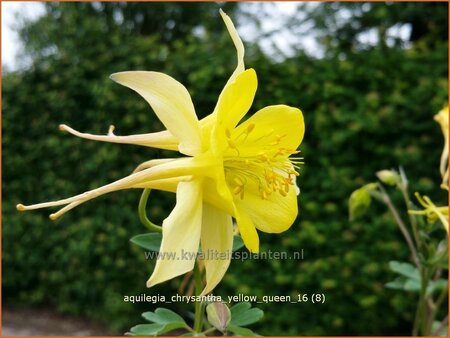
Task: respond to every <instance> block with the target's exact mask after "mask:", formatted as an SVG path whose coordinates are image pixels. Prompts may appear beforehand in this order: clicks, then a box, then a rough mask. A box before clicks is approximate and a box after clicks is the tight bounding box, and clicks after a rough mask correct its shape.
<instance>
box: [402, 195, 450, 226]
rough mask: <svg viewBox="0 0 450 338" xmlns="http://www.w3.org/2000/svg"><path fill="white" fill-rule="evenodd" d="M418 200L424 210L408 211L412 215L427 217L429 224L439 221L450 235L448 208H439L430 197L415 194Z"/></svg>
mask: <svg viewBox="0 0 450 338" xmlns="http://www.w3.org/2000/svg"><path fill="white" fill-rule="evenodd" d="M415 195H416V198H417V200H418V201H419V203H420V204H421V205H422V206H423V207H424V210H408V213H409V214H412V215H423V216H426V217H427V221H428V222H429V223H433V222H435V221H436V220H438V219H439V221H440V222H441V223H442V226H443V227H444V229H445V231H447V233H448V206H443V207H437V206H436V205H435V204H434V203H433V202H432V201H431V199H430V198H429V197H428V196H423V197H422V196H420V194H419V193H417V192H416V193H415Z"/></svg>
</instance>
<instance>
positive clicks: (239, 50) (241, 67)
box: [219, 9, 245, 84]
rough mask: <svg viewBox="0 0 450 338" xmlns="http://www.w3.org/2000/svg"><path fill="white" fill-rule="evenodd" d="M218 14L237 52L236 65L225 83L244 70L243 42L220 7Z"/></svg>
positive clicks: (231, 80)
mask: <svg viewBox="0 0 450 338" xmlns="http://www.w3.org/2000/svg"><path fill="white" fill-rule="evenodd" d="M219 12H220V15H221V16H222V19H223V21H224V22H225V25H226V26H227V29H228V33H229V34H230V36H231V39H232V40H233V43H234V46H235V47H236V52H237V66H236V69H235V70H234V72H233V74H232V75H231V77H230V79H229V80H228V82H227V84H229V83H231V82H233V80H234V79H235V78H236V76H238V75H239V74H240V73H242V72H243V71H244V70H245V65H244V44H243V43H242V40H241V38H240V37H239V34H238V32H237V30H236V27H234V24H233V21H231V19H230V17H229V16H228V15H226V14H225V12H224V11H222V9H220V10H219Z"/></svg>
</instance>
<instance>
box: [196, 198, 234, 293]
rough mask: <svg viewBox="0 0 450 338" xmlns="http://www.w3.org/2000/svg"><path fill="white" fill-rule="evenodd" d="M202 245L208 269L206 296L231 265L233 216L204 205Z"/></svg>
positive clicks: (204, 291)
mask: <svg viewBox="0 0 450 338" xmlns="http://www.w3.org/2000/svg"><path fill="white" fill-rule="evenodd" d="M201 245H202V252H203V256H204V260H203V261H204V263H205V269H206V287H205V289H204V290H203V292H202V295H205V294H207V293H209V292H211V290H213V289H214V288H215V287H216V285H217V284H219V282H220V281H221V280H222V278H223V276H224V275H225V272H226V271H227V269H228V266H229V265H230V259H231V253H232V248H233V223H232V220H231V216H230V215H228V214H227V213H225V212H223V211H222V210H219V209H217V208H215V207H213V206H211V205H209V204H207V203H204V204H203V221H202V233H201Z"/></svg>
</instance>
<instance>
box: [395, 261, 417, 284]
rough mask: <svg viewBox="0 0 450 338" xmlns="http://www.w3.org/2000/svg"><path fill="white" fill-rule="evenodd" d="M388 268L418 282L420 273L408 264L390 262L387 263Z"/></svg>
mask: <svg viewBox="0 0 450 338" xmlns="http://www.w3.org/2000/svg"><path fill="white" fill-rule="evenodd" d="M389 268H390V269H391V270H392V271H394V272H396V273H398V274H400V275H402V276H405V277H408V278H411V279H415V280H418V281H419V282H420V273H419V271H417V269H416V267H415V266H414V265H412V264H410V263H403V262H397V261H390V262H389Z"/></svg>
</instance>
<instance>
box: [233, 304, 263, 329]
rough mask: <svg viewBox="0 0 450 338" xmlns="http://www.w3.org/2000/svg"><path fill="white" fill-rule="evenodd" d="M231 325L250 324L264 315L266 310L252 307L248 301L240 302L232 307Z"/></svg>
mask: <svg viewBox="0 0 450 338" xmlns="http://www.w3.org/2000/svg"><path fill="white" fill-rule="evenodd" d="M230 312H231V321H230V325H235V326H245V325H250V324H253V323H255V322H257V321H258V320H260V319H261V318H262V317H263V316H264V311H263V310H261V309H258V308H256V307H255V308H251V304H250V303H248V302H243V303H238V304H236V305H234V306H232V307H231V309H230Z"/></svg>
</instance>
